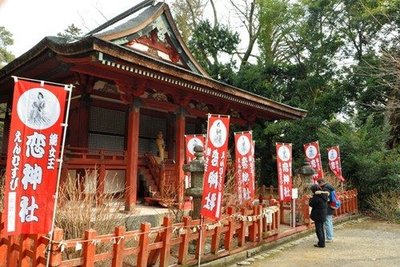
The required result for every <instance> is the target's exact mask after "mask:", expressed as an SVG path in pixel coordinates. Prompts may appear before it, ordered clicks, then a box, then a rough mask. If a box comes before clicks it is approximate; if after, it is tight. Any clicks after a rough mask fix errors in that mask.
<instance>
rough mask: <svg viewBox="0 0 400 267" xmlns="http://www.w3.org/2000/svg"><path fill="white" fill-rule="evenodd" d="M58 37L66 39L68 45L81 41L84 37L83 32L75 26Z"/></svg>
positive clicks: (71, 26) (72, 25)
mask: <svg viewBox="0 0 400 267" xmlns="http://www.w3.org/2000/svg"><path fill="white" fill-rule="evenodd" d="M57 36H58V37H62V38H65V39H66V41H67V42H68V43H69V42H74V41H77V40H79V39H80V37H81V36H82V30H81V29H80V28H78V27H76V26H75V25H74V24H71V25H69V26H68V27H67V28H66V29H65V30H64V32H59V33H57Z"/></svg>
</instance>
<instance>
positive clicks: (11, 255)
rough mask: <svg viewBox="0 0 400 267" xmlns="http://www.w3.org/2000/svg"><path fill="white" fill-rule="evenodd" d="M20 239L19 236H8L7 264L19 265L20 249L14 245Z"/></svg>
mask: <svg viewBox="0 0 400 267" xmlns="http://www.w3.org/2000/svg"><path fill="white" fill-rule="evenodd" d="M18 241H19V237H18V236H15V235H12V236H8V250H7V266H17V264H18V260H19V254H18V251H17V250H15V249H14V246H15V245H16V244H18Z"/></svg>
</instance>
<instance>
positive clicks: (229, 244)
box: [224, 207, 235, 251]
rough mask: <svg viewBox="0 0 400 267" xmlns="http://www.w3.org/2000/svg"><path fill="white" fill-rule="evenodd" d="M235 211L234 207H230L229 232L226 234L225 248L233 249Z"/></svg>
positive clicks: (228, 212) (228, 211)
mask: <svg viewBox="0 0 400 267" xmlns="http://www.w3.org/2000/svg"><path fill="white" fill-rule="evenodd" d="M233 213H234V209H233V207H228V210H227V215H228V232H226V234H225V240H224V247H225V250H227V251H230V250H231V249H232V242H233V234H234V233H235V222H234V220H233V218H232V215H233Z"/></svg>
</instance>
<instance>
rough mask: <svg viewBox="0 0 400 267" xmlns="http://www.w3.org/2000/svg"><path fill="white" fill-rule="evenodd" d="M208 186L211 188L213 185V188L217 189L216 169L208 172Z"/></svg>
mask: <svg viewBox="0 0 400 267" xmlns="http://www.w3.org/2000/svg"><path fill="white" fill-rule="evenodd" d="M207 182H208V186H209V187H210V188H211V187H212V186H214V188H215V189H217V186H218V173H217V172H216V171H212V172H210V173H209V174H208V180H207Z"/></svg>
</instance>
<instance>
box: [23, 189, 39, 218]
mask: <svg viewBox="0 0 400 267" xmlns="http://www.w3.org/2000/svg"><path fill="white" fill-rule="evenodd" d="M19 206H20V207H21V210H20V211H19V217H20V218H21V222H23V223H24V222H32V221H35V222H37V221H39V219H38V217H37V216H35V215H34V213H35V209H38V208H39V206H38V205H37V204H36V200H35V197H34V196H31V205H30V206H29V198H28V197H26V196H22V197H21V202H20V203H19Z"/></svg>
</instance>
